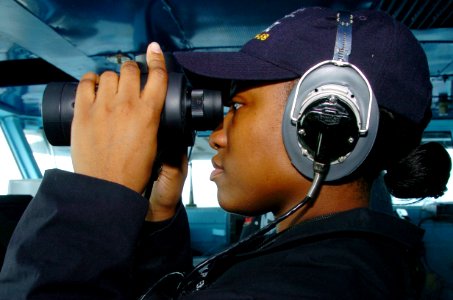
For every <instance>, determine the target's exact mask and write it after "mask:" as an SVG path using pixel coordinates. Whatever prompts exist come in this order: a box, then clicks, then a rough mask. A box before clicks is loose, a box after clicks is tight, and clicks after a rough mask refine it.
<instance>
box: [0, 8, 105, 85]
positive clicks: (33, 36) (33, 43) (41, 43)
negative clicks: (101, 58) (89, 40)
mask: <svg viewBox="0 0 453 300" xmlns="http://www.w3.org/2000/svg"><path fill="white" fill-rule="evenodd" d="M2 35H3V36H5V37H6V38H7V39H8V40H10V41H11V42H13V43H15V44H17V45H19V46H21V47H22V48H25V49H27V50H28V51H30V52H32V53H34V54H35V55H37V56H39V57H41V58H42V59H44V60H46V61H48V62H49V63H51V64H52V65H54V66H56V67H57V68H59V69H61V70H62V71H63V72H65V73H67V74H69V75H71V76H73V77H74V78H77V79H80V77H81V76H82V75H83V74H85V73H86V72H87V70H90V71H98V70H97V68H96V63H95V61H94V60H93V59H92V58H90V57H89V56H87V55H86V54H85V53H83V52H82V51H80V50H79V49H77V48H76V47H74V46H73V45H72V44H70V43H69V42H68V41H67V40H65V39H64V38H63V37H61V36H60V35H59V34H58V33H57V32H55V31H54V30H53V29H52V28H51V27H49V26H48V25H47V24H45V23H44V22H42V21H41V20H40V19H38V18H37V17H36V16H35V15H33V14H32V13H30V11H28V10H27V9H26V8H24V7H23V6H21V5H20V4H19V3H17V2H16V1H14V0H0V36H2Z"/></svg>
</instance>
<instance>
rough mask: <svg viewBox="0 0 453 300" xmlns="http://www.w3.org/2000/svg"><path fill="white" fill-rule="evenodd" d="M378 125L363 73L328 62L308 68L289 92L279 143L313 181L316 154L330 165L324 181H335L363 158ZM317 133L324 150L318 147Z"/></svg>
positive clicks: (348, 65) (371, 97)
mask: <svg viewBox="0 0 453 300" xmlns="http://www.w3.org/2000/svg"><path fill="white" fill-rule="evenodd" d="M332 111H333V113H332ZM331 113H332V114H331ZM378 124H379V108H378V105H377V101H376V99H375V97H374V94H373V92H372V90H371V87H370V85H369V83H368V81H367V80H366V78H365V76H364V75H363V74H362V73H361V72H360V70H358V69H357V68H356V67H355V66H353V65H351V64H347V63H344V64H341V65H338V64H336V63H335V62H333V61H326V62H322V63H320V64H318V65H316V66H314V67H313V68H311V69H310V70H308V71H307V73H305V74H304V75H303V76H302V78H301V79H300V81H299V82H298V84H297V85H296V86H295V87H294V88H293V90H292V91H291V93H290V95H289V97H288V101H287V104H286V108H285V112H284V116H283V123H282V131H283V142H284V144H285V148H286V151H287V153H288V156H289V158H290V159H291V162H292V164H293V165H294V166H295V167H296V169H297V170H298V171H299V172H300V173H302V174H303V175H305V176H306V177H308V178H311V179H312V178H313V160H314V159H315V158H316V159H317V161H319V162H322V163H330V164H331V165H330V168H329V173H328V174H327V176H326V179H325V180H326V181H334V180H338V179H341V178H343V177H345V176H347V175H349V174H351V173H352V172H353V171H354V170H356V169H357V168H358V167H359V166H360V164H361V163H362V162H363V161H364V160H365V158H366V157H367V155H368V153H369V152H370V150H371V148H372V146H373V144H374V140H375V139H376V134H377V129H378ZM367 126H368V128H366V127H367ZM366 129H368V130H366ZM320 136H321V137H322V138H323V139H324V140H323V141H322V143H321V147H323V148H322V149H319V148H317V146H318V138H319V137H320Z"/></svg>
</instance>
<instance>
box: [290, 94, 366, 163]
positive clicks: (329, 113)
mask: <svg viewBox="0 0 453 300" xmlns="http://www.w3.org/2000/svg"><path fill="white" fill-rule="evenodd" d="M357 123H358V120H357V118H356V116H355V114H354V112H353V111H352V109H351V108H350V107H349V106H348V105H347V104H345V103H344V102H343V101H342V100H340V99H338V98H337V97H335V96H333V95H331V96H330V97H329V98H322V99H319V100H317V101H316V102H314V103H313V104H311V105H310V106H309V107H307V109H306V110H305V111H304V113H302V114H301V116H300V117H299V119H298V121H297V125H296V128H297V135H298V141H299V143H300V145H301V147H302V148H303V149H306V150H307V152H308V154H309V155H310V156H311V157H312V158H313V160H314V161H317V162H319V163H322V164H331V163H332V162H335V161H339V160H341V159H342V157H346V156H347V155H348V153H350V152H352V150H353V149H354V147H355V145H356V144H357V141H358V139H359V128H358V126H357Z"/></svg>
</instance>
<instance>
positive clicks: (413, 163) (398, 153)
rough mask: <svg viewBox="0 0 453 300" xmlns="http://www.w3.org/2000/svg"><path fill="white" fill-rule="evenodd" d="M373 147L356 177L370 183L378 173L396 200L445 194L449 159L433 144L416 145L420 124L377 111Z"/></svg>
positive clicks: (421, 127)
mask: <svg viewBox="0 0 453 300" xmlns="http://www.w3.org/2000/svg"><path fill="white" fill-rule="evenodd" d="M379 122H380V123H379V129H378V135H377V137H376V141H375V145H374V146H373V149H372V150H371V152H370V154H369V156H368V157H367V159H366V160H365V162H364V164H363V165H362V166H361V167H360V168H359V170H358V172H357V173H358V174H361V175H362V176H365V178H366V179H368V180H369V181H370V182H371V180H374V179H375V178H376V177H377V175H378V174H380V173H381V172H382V171H384V172H385V176H384V181H385V184H386V186H387V189H388V191H389V192H390V193H391V194H392V195H393V196H395V197H397V198H425V197H436V198H437V197H439V196H442V195H443V193H444V192H445V191H446V185H447V182H448V179H449V177H450V169H451V160H450V155H449V154H448V152H447V151H446V150H445V148H444V147H443V146H442V145H441V144H439V143H435V142H429V143H426V144H420V143H421V138H422V134H423V130H424V127H425V126H424V124H422V125H415V124H414V123H412V122H410V121H408V120H407V119H405V118H403V117H401V116H398V115H396V114H393V113H391V112H389V111H387V110H385V109H382V108H381V109H380V121H379Z"/></svg>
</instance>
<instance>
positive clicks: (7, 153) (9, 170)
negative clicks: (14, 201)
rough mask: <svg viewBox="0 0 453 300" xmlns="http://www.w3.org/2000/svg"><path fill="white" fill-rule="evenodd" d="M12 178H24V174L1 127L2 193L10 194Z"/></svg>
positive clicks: (0, 161) (0, 182) (0, 175)
mask: <svg viewBox="0 0 453 300" xmlns="http://www.w3.org/2000/svg"><path fill="white" fill-rule="evenodd" d="M12 179H22V175H21V174H20V171H19V168H18V167H17V163H16V160H15V159H14V157H13V154H12V153H11V148H10V147H9V145H8V143H7V141H6V138H5V135H4V133H3V129H0V195H6V194H8V184H9V181H10V180H12Z"/></svg>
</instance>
